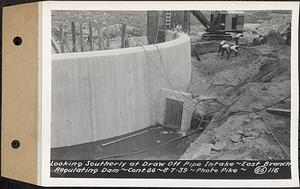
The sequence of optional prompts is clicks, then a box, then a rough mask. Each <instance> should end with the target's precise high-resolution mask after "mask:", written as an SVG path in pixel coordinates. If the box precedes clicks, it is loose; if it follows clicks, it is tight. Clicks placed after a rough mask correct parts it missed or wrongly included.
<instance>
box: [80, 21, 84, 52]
mask: <svg viewBox="0 0 300 189" xmlns="http://www.w3.org/2000/svg"><path fill="white" fill-rule="evenodd" d="M79 35H80V38H79V39H80V51H81V52H83V51H84V50H83V31H82V24H81V23H79Z"/></svg>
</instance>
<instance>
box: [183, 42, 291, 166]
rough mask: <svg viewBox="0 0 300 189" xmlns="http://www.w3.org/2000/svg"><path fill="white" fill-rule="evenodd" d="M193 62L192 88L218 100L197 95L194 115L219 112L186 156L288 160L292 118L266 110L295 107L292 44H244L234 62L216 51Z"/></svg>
mask: <svg viewBox="0 0 300 189" xmlns="http://www.w3.org/2000/svg"><path fill="white" fill-rule="evenodd" d="M192 63H193V66H192V69H193V72H192V73H193V74H192V79H191V83H190V86H189V92H191V93H194V94H199V95H200V96H210V97H215V98H217V100H215V101H213V102H209V101H201V102H197V100H198V99H197V98H196V99H195V101H196V104H197V111H196V113H195V116H198V117H201V116H203V115H206V114H209V113H210V112H216V113H215V114H214V118H213V119H212V121H211V122H210V124H209V126H208V127H207V128H206V129H205V131H204V133H202V135H200V137H199V138H198V139H197V140H196V141H195V142H193V143H192V144H191V145H190V147H189V148H188V149H187V150H186V152H185V153H184V154H183V155H182V157H181V159H231V160H234V159H236V160H241V159H252V160H255V159H260V160H262V159H264V160H278V159H289V146H290V142H289V138H290V120H289V116H282V115H277V114H272V113H269V112H267V111H266V110H267V108H268V107H271V106H272V107H280V108H285V109H290V98H289V97H290V47H289V46H285V45H273V44H265V45H261V46H256V47H249V46H244V47H242V50H241V53H240V54H239V55H238V57H235V56H232V57H231V58H230V59H229V60H228V59H227V58H221V57H219V56H218V54H217V52H213V53H207V54H204V55H201V61H197V60H196V59H193V62H192ZM196 122H197V121H195V120H194V124H195V123H196ZM266 124H267V125H266ZM275 138H276V139H277V140H278V142H279V144H278V142H277V141H276V140H275Z"/></svg>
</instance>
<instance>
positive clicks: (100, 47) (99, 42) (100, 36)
mask: <svg viewBox="0 0 300 189" xmlns="http://www.w3.org/2000/svg"><path fill="white" fill-rule="evenodd" d="M98 46H99V50H102V49H103V48H102V46H103V45H102V31H101V23H99V26H98Z"/></svg>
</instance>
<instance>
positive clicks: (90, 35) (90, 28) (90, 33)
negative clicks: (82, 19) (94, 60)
mask: <svg viewBox="0 0 300 189" xmlns="http://www.w3.org/2000/svg"><path fill="white" fill-rule="evenodd" d="M89 30H90V32H89V42H90V51H93V50H94V47H93V46H94V44H93V43H94V41H93V28H92V22H91V21H89Z"/></svg>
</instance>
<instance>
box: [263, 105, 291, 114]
mask: <svg viewBox="0 0 300 189" xmlns="http://www.w3.org/2000/svg"><path fill="white" fill-rule="evenodd" d="M267 112H269V113H275V114H281V115H291V110H289V109H283V108H272V107H271V108H268V109H267Z"/></svg>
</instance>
